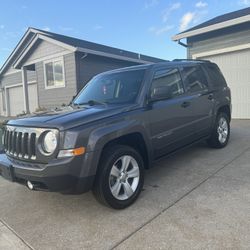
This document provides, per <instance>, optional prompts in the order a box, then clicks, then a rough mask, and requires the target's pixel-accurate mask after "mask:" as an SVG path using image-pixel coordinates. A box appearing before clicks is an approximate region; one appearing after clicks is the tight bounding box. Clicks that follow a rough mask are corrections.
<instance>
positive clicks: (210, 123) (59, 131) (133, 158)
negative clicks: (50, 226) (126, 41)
mask: <svg viewBox="0 0 250 250" xmlns="http://www.w3.org/2000/svg"><path fill="white" fill-rule="evenodd" d="M230 120H231V95H230V89H229V88H228V86H227V84H226V81H225V79H224V77H223V75H222V73H221V72H220V70H219V68H218V66H217V65H216V64H214V63H211V62H209V61H194V60H174V61H172V62H164V63H158V64H151V65H140V66H134V67H129V68H123V69H118V70H113V71H109V72H105V73H102V74H99V75H97V76H96V77H94V78H93V79H92V80H90V81H89V83H88V84H87V85H86V86H85V87H84V88H83V89H82V90H81V91H80V92H79V93H78V94H77V96H76V97H75V98H74V99H73V100H72V102H71V103H70V105H69V106H68V107H65V108H62V109H58V110H54V111H48V112H44V113H43V114H39V115H30V116H29V117H26V118H21V119H16V120H10V121H9V122H8V123H7V124H6V125H5V127H4V136H3V144H4V153H2V154H0V175H2V176H3V177H4V178H6V179H8V180H10V181H13V182H18V183H21V184H25V185H27V186H28V188H29V189H31V190H49V191H57V192H61V193H82V192H86V191H89V190H91V189H92V190H93V193H94V194H95V196H96V198H97V199H98V200H99V201H101V202H102V203H104V204H106V205H109V206H111V207H113V208H116V209H122V208H125V207H127V206H129V205H131V204H132V203H133V202H134V201H135V200H136V199H137V197H138V196H139V194H140V192H141V190H142V187H143V180H144V170H145V169H148V168H150V167H152V166H153V165H154V164H153V163H154V162H155V161H156V160H158V159H159V158H161V157H163V156H165V155H168V154H172V153H174V152H176V151H178V150H179V149H181V148H183V147H187V146H189V145H192V144H194V143H196V142H199V141H201V140H206V141H207V142H208V144H209V145H210V146H212V147H214V148H223V147H225V146H226V145H227V143H228V140H229V135H230Z"/></svg>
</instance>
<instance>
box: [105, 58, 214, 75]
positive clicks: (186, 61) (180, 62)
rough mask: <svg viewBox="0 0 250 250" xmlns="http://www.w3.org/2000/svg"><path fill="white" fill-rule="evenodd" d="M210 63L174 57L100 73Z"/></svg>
mask: <svg viewBox="0 0 250 250" xmlns="http://www.w3.org/2000/svg"><path fill="white" fill-rule="evenodd" d="M207 63H209V64H211V63H212V62H210V61H208V60H192V59H174V60H173V61H166V62H159V63H150V64H142V65H136V66H130V67H125V68H119V69H114V70H110V71H106V72H103V73H101V74H109V73H118V72H125V71H131V70H140V69H141V70H143V69H145V70H146V69H157V68H161V67H164V66H165V67H179V66H187V65H190V66H192V65H193V66H194V65H197V64H207Z"/></svg>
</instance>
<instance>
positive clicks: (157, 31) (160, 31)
mask: <svg viewBox="0 0 250 250" xmlns="http://www.w3.org/2000/svg"><path fill="white" fill-rule="evenodd" d="M173 28H174V26H173V25H166V26H163V27H158V28H156V27H150V28H149V31H150V32H152V33H154V34H155V35H157V36H159V35H162V34H164V33H166V32H168V31H169V30H171V29H173Z"/></svg>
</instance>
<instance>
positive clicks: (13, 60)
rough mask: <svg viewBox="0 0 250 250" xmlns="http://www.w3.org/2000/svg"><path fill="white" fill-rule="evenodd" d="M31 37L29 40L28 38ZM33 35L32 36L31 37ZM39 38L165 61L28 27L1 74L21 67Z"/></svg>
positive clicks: (108, 54)
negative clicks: (5, 70)
mask: <svg viewBox="0 0 250 250" xmlns="http://www.w3.org/2000/svg"><path fill="white" fill-rule="evenodd" d="M27 37H29V40H28V39H27ZM30 37H31V38H30ZM37 39H44V40H47V41H50V42H55V43H57V44H59V45H61V46H65V47H66V48H68V49H70V50H72V51H74V52H75V51H79V52H85V53H89V54H95V55H100V56H106V57H111V58H116V59H120V60H127V61H133V62H138V63H150V62H161V61H164V60H162V59H159V58H155V57H151V56H146V55H142V54H139V53H135V52H131V51H127V50H123V49H118V48H113V47H110V46H106V45H102V44H98V43H93V42H89V41H85V40H81V39H78V38H73V37H69V36H65V35H60V34H56V33H52V32H48V31H44V30H40V29H36V28H28V30H27V31H26V33H25V34H24V36H23V37H22V39H21V40H20V42H19V43H18V45H17V46H16V48H15V49H14V51H13V52H12V53H11V55H10V56H9V58H8V59H7V60H6V62H5V63H4V65H3V66H2V68H1V69H0V75H1V74H2V73H3V72H4V69H5V68H6V67H7V66H8V65H10V64H11V65H13V66H14V67H15V68H19V64H20V62H21V61H22V59H23V57H24V56H25V54H26V53H28V51H29V49H30V48H31V47H32V46H33V44H34V43H35V42H36V41H37ZM24 43H27V45H26V46H25V47H24V49H21V46H22V45H23V44H24Z"/></svg>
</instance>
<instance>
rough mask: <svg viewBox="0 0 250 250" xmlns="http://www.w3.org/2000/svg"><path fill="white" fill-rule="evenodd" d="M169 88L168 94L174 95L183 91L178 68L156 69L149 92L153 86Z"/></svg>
mask: <svg viewBox="0 0 250 250" xmlns="http://www.w3.org/2000/svg"><path fill="white" fill-rule="evenodd" d="M164 86H167V87H169V88H170V92H171V94H170V96H171V97H175V96H178V95H181V94H183V93H184V89H183V85H182V80H181V76H180V73H179V71H178V69H166V70H158V71H156V72H155V75H154V79H153V82H152V86H151V94H152V91H153V89H154V88H155V87H164Z"/></svg>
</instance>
